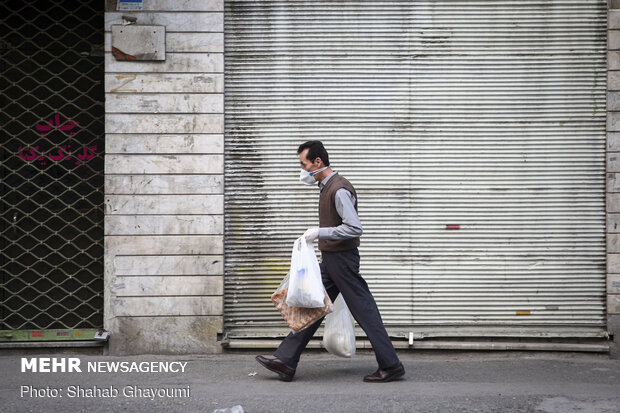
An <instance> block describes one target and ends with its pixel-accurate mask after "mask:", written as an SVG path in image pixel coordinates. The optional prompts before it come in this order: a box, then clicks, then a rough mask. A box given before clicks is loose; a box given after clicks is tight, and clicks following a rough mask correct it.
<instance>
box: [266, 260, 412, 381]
mask: <svg viewBox="0 0 620 413" xmlns="http://www.w3.org/2000/svg"><path fill="white" fill-rule="evenodd" d="M322 257H323V262H321V264H320V266H321V277H322V278H323V285H324V286H325V289H326V290H327V294H328V295H329V298H331V300H332V301H334V300H336V297H338V293H342V297H343V298H344V301H345V302H346V303H347V306H348V307H349V310H350V311H351V314H352V315H353V317H354V318H355V320H356V321H357V323H358V324H359V325H360V327H362V329H363V330H364V332H365V333H366V335H367V336H368V339H369V340H370V343H371V344H372V348H373V349H374V351H375V356H376V357H377V363H378V364H379V367H380V368H390V367H394V366H396V365H397V364H398V363H399V362H400V361H399V359H398V356H397V355H396V351H394V346H393V345H392V342H391V341H390V337H389V336H388V334H387V332H386V331H385V327H384V326H383V321H382V320H381V315H380V314H379V309H378V308H377V304H376V303H375V299H374V297H373V296H372V293H371V292H370V290H369V289H368V284H366V281H365V280H364V279H363V278H362V276H361V275H360V273H359V268H360V255H359V251H358V249H357V248H354V249H352V250H349V251H343V252H325V251H323V253H322ZM322 321H323V318H322V319H320V320H318V321H317V322H315V323H314V324H312V325H311V326H309V327H307V328H306V329H304V330H301V331H299V332H297V333H293V332H291V333H290V334H289V335H288V336H287V337H286V338H285V339H284V340H283V341H282V343H280V346H279V347H278V349H277V350H276V351H275V353H274V354H273V355H274V356H276V357H277V358H279V359H280V360H282V362H283V363H284V364H286V365H288V366H289V367H291V368H293V369H295V368H297V363H299V357H300V356H301V353H302V351H304V349H305V348H306V345H307V344H308V342H309V341H310V339H311V338H312V336H313V335H314V333H315V332H316V330H317V329H318V328H319V326H320V325H321V322H322Z"/></svg>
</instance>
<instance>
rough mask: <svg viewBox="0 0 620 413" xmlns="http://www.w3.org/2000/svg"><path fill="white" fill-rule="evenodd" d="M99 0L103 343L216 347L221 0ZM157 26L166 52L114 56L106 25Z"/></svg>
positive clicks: (151, 348)
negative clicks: (139, 1)
mask: <svg viewBox="0 0 620 413" xmlns="http://www.w3.org/2000/svg"><path fill="white" fill-rule="evenodd" d="M116 6H117V2H116V0H108V1H107V2H106V13H105V20H106V22H105V24H106V26H105V27H106V28H105V30H106V56H105V57H106V58H105V90H106V104H105V108H106V157H105V174H106V180H105V208H106V211H105V214H106V215H105V258H104V262H105V305H104V316H105V328H106V329H107V330H109V331H110V333H111V337H110V343H109V346H108V351H109V354H114V355H123V354H147V353H150V354H188V353H215V352H219V351H220V345H219V344H218V343H217V341H216V340H217V333H218V332H220V331H221V330H222V321H223V313H222V312H223V271H224V265H223V258H224V257H223V253H224V252H223V233H224V224H223V218H224V216H223V213H224V199H223V196H224V195H223V194H224V191H223V180H224V165H223V146H224V135H223V133H224V107H223V106H224V74H223V72H224V33H223V31H224V23H223V21H224V13H223V8H224V3H223V0H217V1H211V0H185V1H176V0H150V1H145V2H144V10H142V11H138V12H128V11H124V12H120V11H116ZM122 15H130V16H135V17H137V19H138V20H137V23H136V24H139V25H140V24H143V25H144V24H153V25H163V26H166V60H165V61H164V62H135V61H133V62H125V61H124V62H121V61H116V60H115V58H114V57H113V56H112V54H111V25H113V24H121V23H122V21H121V20H122V19H121V16H122Z"/></svg>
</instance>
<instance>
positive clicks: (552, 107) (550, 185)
mask: <svg viewBox="0 0 620 413" xmlns="http://www.w3.org/2000/svg"><path fill="white" fill-rule="evenodd" d="M605 36H606V2H605V1H561V2H560V1H487V0H481V1H415V2H413V1H412V2H394V1H386V2H378V1H373V2H370V1H368V2H352V1H345V2H337V3H334V2H321V1H317V2H305V1H303V2H297V1H285V2H278V1H226V2H225V84H226V89H225V113H226V115H225V122H226V129H225V142H226V146H225V154H226V157H225V159H226V211H225V213H226V220H225V254H226V264H225V272H226V274H225V327H226V331H227V333H228V335H229V337H261V336H274V335H284V334H286V333H287V332H288V329H287V327H286V325H285V324H284V323H283V321H282V319H281V317H280V315H279V313H278V312H277V311H276V310H275V309H274V307H273V305H272V303H271V301H270V295H271V293H272V292H273V291H274V290H275V288H276V287H277V285H278V283H279V282H280V280H281V279H282V277H284V276H285V274H286V273H287V271H288V266H289V258H290V251H291V247H292V244H293V241H294V240H295V238H297V237H298V236H300V235H301V234H302V233H303V232H304V231H305V229H306V228H308V227H311V226H316V225H317V223H318V217H317V203H318V190H317V188H314V187H305V186H303V185H302V184H300V183H299V182H298V174H299V168H298V160H297V155H296V149H297V146H298V145H299V144H300V143H302V142H304V141H306V140H310V139H319V140H322V141H323V142H324V144H325V146H326V148H327V149H328V151H329V154H330V161H331V163H332V166H333V167H334V169H336V170H338V171H339V172H340V173H341V174H343V175H344V176H345V177H347V178H348V179H349V180H350V181H351V182H352V183H353V184H354V185H355V187H356V190H357V192H358V196H359V214H360V218H361V221H362V224H363V226H364V235H363V237H362V244H361V246H360V255H361V257H362V264H361V273H362V275H363V277H364V278H365V279H366V280H367V281H368V283H369V285H370V288H371V290H372V291H373V293H374V295H375V298H376V300H377V303H378V305H379V308H380V310H381V313H382V316H383V320H384V323H385V325H386V327H387V329H388V331H389V333H390V334H391V335H392V336H395V337H403V336H406V335H407V334H408V333H409V332H410V331H412V332H414V333H415V335H416V336H467V335H469V336H530V337H531V336H538V337H544V336H548V337H553V336H556V337H557V336H577V337H593V336H601V335H604V331H605V319H604V317H605V303H604V293H605V234H604V229H605V201H604V192H605V179H604V178H605V104H606V102H605V84H606V54H605V50H606V37H605Z"/></svg>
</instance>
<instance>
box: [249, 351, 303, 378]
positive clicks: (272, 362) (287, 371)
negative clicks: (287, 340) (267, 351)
mask: <svg viewBox="0 0 620 413" xmlns="http://www.w3.org/2000/svg"><path fill="white" fill-rule="evenodd" d="M256 361H258V362H259V363H260V364H261V365H263V367H265V368H266V369H268V370H271V371H273V372H274V373H278V375H279V376H280V380H283V381H291V380H293V376H294V375H295V369H291V368H289V367H287V366H286V364H284V363H282V361H281V360H280V359H279V358H277V357H274V358H273V359H268V358H266V357H263V356H256Z"/></svg>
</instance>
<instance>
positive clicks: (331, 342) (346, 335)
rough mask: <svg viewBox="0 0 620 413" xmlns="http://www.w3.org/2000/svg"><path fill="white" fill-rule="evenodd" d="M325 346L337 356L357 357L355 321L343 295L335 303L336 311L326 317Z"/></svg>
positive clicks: (339, 295)
mask: <svg viewBox="0 0 620 413" xmlns="http://www.w3.org/2000/svg"><path fill="white" fill-rule="evenodd" d="M323 346H324V347H325V349H326V350H327V351H329V352H330V353H331V354H333V355H335V356H340V357H352V356H354V355H355V330H354V328H353V319H352V317H351V313H349V308H348V307H347V304H346V303H345V301H344V298H342V294H338V297H337V298H336V300H335V301H334V311H333V312H332V313H331V314H328V315H327V317H325V331H324V332H323Z"/></svg>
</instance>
